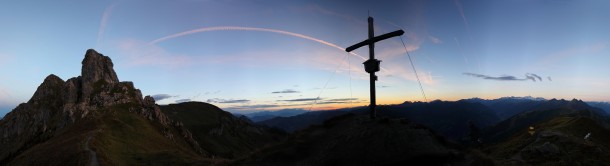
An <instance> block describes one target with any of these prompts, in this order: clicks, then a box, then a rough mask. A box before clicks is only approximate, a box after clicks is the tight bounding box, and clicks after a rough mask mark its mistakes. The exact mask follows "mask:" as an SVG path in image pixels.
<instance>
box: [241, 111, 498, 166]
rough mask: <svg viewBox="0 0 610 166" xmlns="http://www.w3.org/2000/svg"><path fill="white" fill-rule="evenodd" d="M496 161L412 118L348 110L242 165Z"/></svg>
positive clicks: (461, 163)
mask: <svg viewBox="0 0 610 166" xmlns="http://www.w3.org/2000/svg"><path fill="white" fill-rule="evenodd" d="M415 163H420V164H424V165H493V164H494V163H493V161H492V160H491V159H489V158H486V157H484V156H483V155H481V154H480V153H478V152H474V151H469V150H465V149H464V148H461V147H460V146H459V145H456V144H454V143H451V142H448V141H446V140H445V139H444V138H442V137H441V136H438V135H436V134H434V133H433V132H431V131H430V130H429V129H427V128H426V127H424V126H421V125H418V124H416V123H413V122H410V121H409V120H406V119H394V118H390V119H388V118H378V119H377V120H371V119H369V117H368V116H367V115H355V114H344V115H339V116H337V117H334V118H331V119H330V120H327V121H325V122H324V123H323V124H321V125H315V126H312V127H309V128H307V129H305V130H301V131H298V132H296V133H294V134H292V135H291V136H290V137H289V138H288V139H287V140H286V141H284V142H282V143H279V144H276V145H274V146H271V147H268V148H265V149H263V150H261V151H259V152H257V153H254V154H253V155H252V156H250V157H248V158H244V159H241V160H237V161H236V162H235V163H234V164H236V165H295V164H296V165H410V164H415Z"/></svg>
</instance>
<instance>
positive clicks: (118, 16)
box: [0, 0, 610, 114]
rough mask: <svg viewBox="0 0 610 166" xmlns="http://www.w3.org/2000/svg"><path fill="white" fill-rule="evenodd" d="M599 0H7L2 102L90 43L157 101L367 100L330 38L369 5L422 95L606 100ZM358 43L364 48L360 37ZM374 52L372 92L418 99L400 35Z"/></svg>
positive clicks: (605, 13) (353, 64) (231, 106)
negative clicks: (395, 33) (400, 32)
mask: <svg viewBox="0 0 610 166" xmlns="http://www.w3.org/2000/svg"><path fill="white" fill-rule="evenodd" d="M609 5H610V2H608V1H577V0H516V1H508V2H507V1H483V0H481V1H466V0H453V1H451V0H447V1H263V0H261V1H229V0H226V1H213V0H182V1H180V0H178V1H137V0H134V1H127V0H124V1H120V0H116V1H95V2H88V1H87V2H81V1H53V2H44V1H43V2H24V1H6V2H1V3H0V22H1V23H2V24H1V25H2V26H0V38H1V39H2V40H0V78H2V81H0V114H3V113H5V112H8V111H9V110H10V109H12V108H14V107H15V106H16V105H17V104H19V103H22V102H26V101H27V100H28V99H29V98H30V97H31V96H32V94H33V93H34V91H35V90H36V88H37V86H38V85H39V84H40V83H42V80H43V79H44V78H45V77H46V76H47V75H49V74H56V75H58V76H59V77H61V78H62V79H64V80H67V79H69V78H71V77H75V76H78V75H80V67H81V66H80V65H81V64H80V62H81V61H82V58H83V55H84V53H85V51H86V50H87V49H89V48H94V49H96V50H97V51H98V52H100V53H103V54H104V55H107V56H110V57H111V58H112V59H113V61H114V64H115V70H116V71H117V74H118V76H119V79H120V80H121V81H133V82H134V83H135V85H136V87H138V88H139V89H141V90H142V93H143V94H144V95H157V96H158V97H165V99H163V100H158V101H157V102H158V103H159V104H169V103H175V102H180V101H187V100H191V101H204V102H211V103H213V104H216V105H218V106H220V107H221V108H225V109H227V110H232V111H248V110H256V109H270V110H273V109H281V108H305V109H309V108H313V109H314V110H318V109H330V108H338V107H346V106H361V105H367V103H368V76H367V75H366V73H364V69H363V66H362V62H363V61H364V60H363V59H361V58H360V57H358V56H356V55H349V63H348V61H347V59H346V56H347V55H348V54H347V53H345V52H344V51H342V50H341V49H338V48H336V47H342V48H345V47H348V46H350V45H352V44H355V43H357V42H360V41H362V40H364V39H366V37H367V23H366V19H367V16H368V14H369V13H370V15H371V16H373V17H374V18H375V26H376V27H375V28H376V29H375V33H376V34H378V35H379V34H382V33H388V32H391V31H394V30H398V29H403V30H405V31H406V33H405V35H403V36H402V40H404V42H405V43H406V49H407V50H409V51H410V54H411V56H412V58H413V62H414V63H415V67H416V69H417V72H418V75H419V77H420V79H421V81H422V85H423V88H424V91H425V93H426V95H427V98H428V100H434V99H441V100H458V99H463V98H471V97H481V98H498V97H502V96H528V95H529V96H536V97H545V98H566V99H571V98H578V99H583V100H589V101H610V95H609V94H610V77H608V76H610V70H609V67H608V65H607V63H608V62H610V56H608V55H610V54H609V53H610V49H609V48H608V45H609V44H610V34H609V32H608V29H610V21H608V19H607V18H608V17H609V16H610V10H607V7H608V6H609ZM354 53H356V54H358V55H360V56H362V57H368V48H367V47H362V48H360V49H358V50H356V51H354ZM376 53H377V54H376V56H377V58H378V59H380V60H382V61H383V62H382V64H381V65H382V67H383V68H384V70H382V71H381V72H379V73H377V75H379V81H378V82H377V85H378V90H377V91H378V101H379V103H380V104H394V103H401V102H403V101H416V100H419V101H422V100H424V99H423V96H422V94H421V92H420V89H419V85H418V83H417V80H416V79H415V78H416V77H415V75H414V72H413V70H412V69H411V65H410V63H409V59H408V57H407V54H406V52H405V47H403V45H402V43H401V38H392V39H388V40H385V41H382V42H379V43H378V44H377V45H376ZM333 73H336V74H333ZM535 76H539V77H540V79H538V78H536V77H535ZM528 77H529V79H528ZM532 78H533V79H534V80H536V81H533V80H532ZM327 82H328V83H327ZM325 85H326V86H325ZM350 85H351V86H350ZM350 87H351V88H350ZM350 89H351V90H350ZM317 97H319V100H318V101H317V103H318V104H315V105H314V104H312V103H313V101H312V99H316V98H317Z"/></svg>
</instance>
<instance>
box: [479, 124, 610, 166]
mask: <svg viewBox="0 0 610 166" xmlns="http://www.w3.org/2000/svg"><path fill="white" fill-rule="evenodd" d="M588 133H591V135H590V138H589V139H586V140H585V139H584V137H585V136H586V135H587V134H588ZM486 151H488V152H490V155H491V156H493V157H495V158H496V159H497V160H498V161H500V162H499V163H502V165H607V164H608V163H610V130H608V129H607V128H605V127H603V126H602V125H600V124H599V122H597V121H596V120H594V119H591V118H588V117H582V116H560V117H555V118H553V119H551V120H548V121H545V122H543V123H539V124H536V125H535V133H533V134H530V133H528V132H527V130H522V131H520V132H518V133H516V134H515V135H513V136H512V137H510V138H509V139H508V140H506V141H504V142H501V143H499V144H497V145H495V146H491V147H489V148H488V149H487V150H486Z"/></svg>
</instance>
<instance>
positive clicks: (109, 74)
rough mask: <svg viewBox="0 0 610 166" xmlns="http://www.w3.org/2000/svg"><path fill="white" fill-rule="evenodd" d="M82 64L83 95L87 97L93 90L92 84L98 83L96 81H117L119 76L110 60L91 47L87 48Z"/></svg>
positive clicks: (106, 82)
mask: <svg viewBox="0 0 610 166" xmlns="http://www.w3.org/2000/svg"><path fill="white" fill-rule="evenodd" d="M82 64H83V67H82V69H81V75H82V83H83V84H82V87H83V97H88V96H89V95H90V94H91V92H92V91H93V90H94V89H93V88H94V87H93V86H94V84H95V83H99V82H98V81H105V84H113V83H118V82H119V78H118V77H117V76H116V73H115V72H114V69H113V66H114V65H113V64H112V60H111V59H110V58H109V57H107V56H104V55H102V54H100V53H98V52H97V51H95V50H93V49H89V50H87V53H86V54H85V59H83V62H82Z"/></svg>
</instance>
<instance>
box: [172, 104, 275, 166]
mask: <svg viewBox="0 0 610 166" xmlns="http://www.w3.org/2000/svg"><path fill="white" fill-rule="evenodd" d="M160 107H161V110H162V111H163V113H165V114H166V115H167V116H168V117H169V118H170V119H172V120H176V121H179V122H181V124H184V127H185V128H187V129H189V130H190V131H191V132H192V133H193V138H195V140H196V141H197V142H199V144H200V146H201V147H202V148H203V149H205V150H206V151H207V152H208V153H209V154H210V155H213V156H218V157H223V158H229V159H230V158H235V157H240V156H243V155H245V154H248V153H250V152H252V151H253V150H255V149H257V148H260V147H263V146H264V145H265V144H268V143H272V142H277V141H280V140H281V139H282V137H283V136H285V133H281V132H278V131H273V130H272V129H269V128H265V127H260V126H256V125H254V124H252V123H251V122H249V121H246V120H244V119H240V118H238V117H235V116H233V115H232V114H231V113H229V112H225V111H223V110H221V109H220V108H218V107H216V106H214V105H211V104H208V103H202V102H184V103H180V104H170V105H164V106H160Z"/></svg>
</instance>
